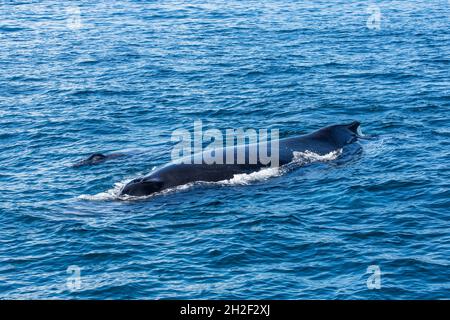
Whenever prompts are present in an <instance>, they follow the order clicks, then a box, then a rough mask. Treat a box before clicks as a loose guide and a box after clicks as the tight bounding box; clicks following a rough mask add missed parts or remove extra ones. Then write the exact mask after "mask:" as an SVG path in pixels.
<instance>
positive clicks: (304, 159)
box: [292, 149, 342, 164]
mask: <svg viewBox="0 0 450 320" xmlns="http://www.w3.org/2000/svg"><path fill="white" fill-rule="evenodd" d="M341 154H342V149H338V150H335V151H331V152H329V153H327V154H324V155H320V154H317V153H314V152H312V151H309V150H306V151H304V152H297V151H294V159H293V161H292V162H293V163H296V164H308V163H312V162H326V161H332V160H335V159H337V158H338V157H339V156H340V155H341Z"/></svg>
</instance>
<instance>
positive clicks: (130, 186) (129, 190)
mask: <svg viewBox="0 0 450 320" xmlns="http://www.w3.org/2000/svg"><path fill="white" fill-rule="evenodd" d="M163 184H164V183H163V182H162V181H160V180H155V179H146V178H138V179H134V180H132V181H130V182H128V183H127V184H126V185H125V186H124V187H123V189H122V190H121V191H120V194H121V195H128V196H134V197H142V196H148V195H150V194H152V193H155V192H158V191H160V190H161V189H162V187H163Z"/></svg>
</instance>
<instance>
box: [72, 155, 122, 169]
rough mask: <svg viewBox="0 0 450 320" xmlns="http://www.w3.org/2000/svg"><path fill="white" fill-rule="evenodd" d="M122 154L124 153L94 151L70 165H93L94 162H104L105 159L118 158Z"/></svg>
mask: <svg viewBox="0 0 450 320" xmlns="http://www.w3.org/2000/svg"><path fill="white" fill-rule="evenodd" d="M123 156H125V154H123V153H111V154H108V155H104V154H102V153H94V154H93V155H91V156H89V158H87V159H84V160H81V161H79V162H77V163H75V164H74V165H72V167H75V168H77V167H82V166H89V165H95V164H99V163H102V162H105V161H106V160H109V159H115V158H119V157H123Z"/></svg>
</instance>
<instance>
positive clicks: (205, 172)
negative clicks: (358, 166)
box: [120, 121, 361, 197]
mask: <svg viewBox="0 0 450 320" xmlns="http://www.w3.org/2000/svg"><path fill="white" fill-rule="evenodd" d="M359 128H360V122H358V121H353V122H351V123H348V124H335V125H331V126H327V127H324V128H322V129H319V130H317V131H314V132H312V133H309V134H305V135H300V136H293V137H287V138H284V139H279V140H278V145H277V146H276V147H271V145H270V144H266V145H265V147H268V149H269V151H270V153H271V155H272V156H273V155H274V154H275V155H277V156H278V163H277V166H284V165H286V164H289V163H291V162H292V161H293V160H294V157H295V153H296V152H306V151H310V152H313V153H315V154H318V155H321V156H323V155H326V154H329V153H330V152H334V151H337V150H339V149H341V148H343V147H345V146H347V145H349V144H353V143H355V142H356V141H358V139H359V138H361V135H360V129H359ZM260 147H261V146H260V145H259V144H256V145H252V144H247V145H237V146H232V147H228V148H223V149H221V150H220V149H219V150H218V151H216V152H219V153H220V152H222V153H223V155H224V157H225V155H226V154H229V153H230V151H231V152H232V154H234V160H236V158H237V157H238V154H239V153H241V154H245V159H244V161H243V162H242V161H241V162H236V161H233V162H232V163H229V162H225V163H210V162H206V161H205V160H204V159H205V158H206V157H205V152H206V151H203V152H200V153H197V154H193V155H192V156H190V157H189V159H187V160H189V161H186V159H185V160H184V161H172V162H170V163H168V164H166V165H163V166H162V167H160V168H159V169H156V170H154V171H153V172H151V173H150V174H148V175H146V176H143V177H139V178H136V179H133V180H131V181H130V182H128V183H127V184H125V186H124V187H123V188H122V189H121V190H120V195H121V196H135V197H141V196H149V195H151V194H153V193H157V192H160V191H162V190H164V189H169V188H173V187H177V186H180V185H185V184H188V183H192V182H217V181H223V180H229V179H232V178H233V177H234V176H235V175H236V174H243V173H246V174H249V173H252V172H257V171H259V170H261V169H263V168H267V167H270V165H271V164H268V163H267V162H265V161H262V159H261V158H260V157H259V156H258V155H259V152H258V153H257V156H256V161H250V158H251V157H250V153H251V152H252V150H259V148H260ZM230 148H232V150H230ZM254 160H255V159H254Z"/></svg>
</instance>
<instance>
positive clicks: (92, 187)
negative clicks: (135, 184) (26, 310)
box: [0, 0, 450, 299]
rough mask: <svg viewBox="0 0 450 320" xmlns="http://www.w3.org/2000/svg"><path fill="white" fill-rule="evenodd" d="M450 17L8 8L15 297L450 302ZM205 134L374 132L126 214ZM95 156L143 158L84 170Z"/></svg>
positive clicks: (379, 11)
mask: <svg viewBox="0 0 450 320" xmlns="http://www.w3.org/2000/svg"><path fill="white" fill-rule="evenodd" d="M449 22H450V3H449V2H448V1H442V0H441V1H439V0H437V1H425V0H423V1H422V0H420V1H415V0H414V1H413V0H412V1H367V2H366V1H358V2H350V1H330V0H327V1H324V0H319V1H301V2H300V1H299V2H298V3H293V2H292V1H283V0H279V1H275V0H267V1H264V0H263V1H253V0H250V1H237V0H231V1H197V0H193V1H170V0H169V1H135V0H128V1H96V2H92V1H78V2H73V1H58V2H56V1H48V0H45V1H27V0H23V1H3V2H2V4H1V5H0V146H1V152H0V298H2V299H31V298H34V299H60V298H62V299H78V298H83V299H86V298H88V299H143V298H146V299H167V298H179V299H194V298H196V299H220V298H224V299H225V298H226V299H247V298H252V299H260V298H261V299H262V298H264V299H314V298H318V299H430V298H432V299H438V298H439V299H442V298H450V282H449V280H450V227H449V222H450V212H449V207H450V201H449V199H450V191H449V184H450V182H449V181H450V172H449V160H450V141H449V137H450V130H449V123H450V64H449V62H450V56H449V54H450V28H449ZM196 120H201V121H203V124H204V127H205V128H218V129H220V130H225V129H227V128H269V129H279V130H280V135H281V137H289V136H293V135H297V134H303V133H307V132H310V131H313V130H316V129H319V128H321V127H324V126H326V125H329V124H334V123H346V122H349V121H352V120H358V121H361V123H362V130H363V132H364V133H365V134H367V135H373V136H374V138H372V139H367V140H362V141H361V142H359V143H360V146H361V152H360V153H358V154H354V155H352V156H351V157H350V158H349V159H346V161H339V159H340V157H341V156H340V155H337V156H336V157H331V158H327V159H323V158H316V159H313V161H310V163H309V164H308V165H305V166H301V167H300V168H297V170H292V171H291V172H287V173H279V172H271V171H265V172H262V173H261V172H260V173H256V174H254V175H251V176H239V177H235V179H233V180H232V181H228V182H224V183H217V184H210V185H194V186H185V187H183V188H179V189H177V190H173V191H171V192H167V193H164V194H161V195H158V196H155V197H152V198H150V199H140V200H134V201H122V200H118V199H117V197H116V195H117V190H118V189H119V188H120V186H122V185H123V184H124V183H125V182H126V181H128V180H130V179H132V178H136V177H138V176H140V175H143V174H146V173H148V172H150V171H151V170H152V169H154V168H155V167H158V166H160V165H162V164H164V163H166V162H168V161H169V160H170V153H171V150H172V148H173V142H171V135H172V132H173V130H175V129H178V128H185V129H190V130H192V129H193V122H194V121H196ZM95 152H103V153H113V152H121V153H126V154H127V156H126V157H122V158H116V159H111V160H110V161H108V162H104V163H102V164H98V165H95V166H86V167H80V168H73V167H71V165H72V164H74V163H76V162H77V161H79V160H81V159H84V158H86V157H88V156H89V155H91V154H92V153H95ZM313 158H314V157H313ZM373 270H375V271H373ZM378 280H379V281H378ZM377 281H378V282H377ZM373 284H375V286H374V285H373ZM378 284H379V286H378ZM377 288H378V289H377Z"/></svg>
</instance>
